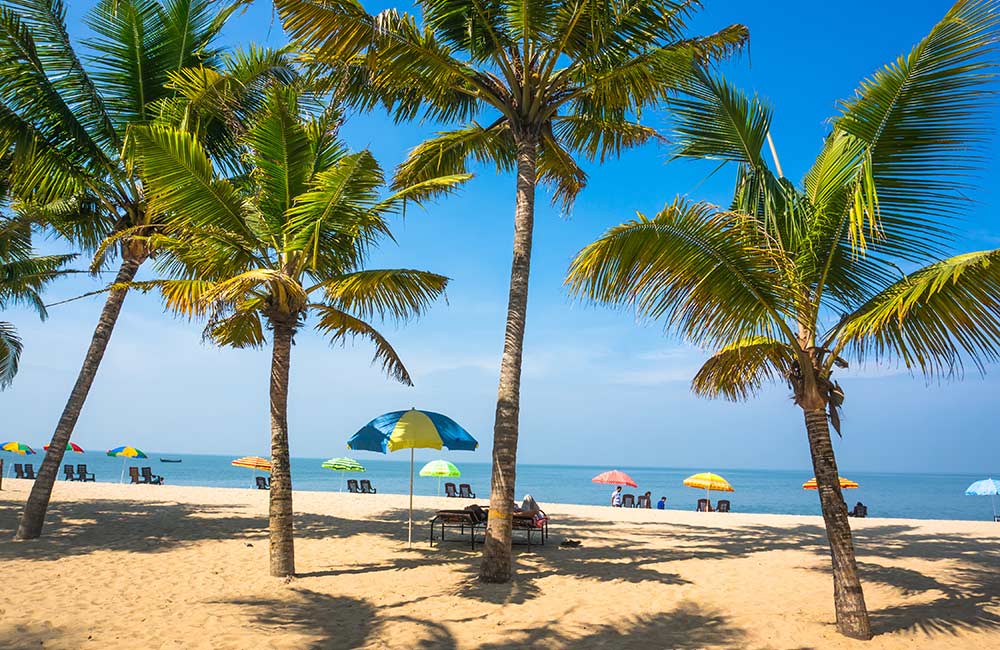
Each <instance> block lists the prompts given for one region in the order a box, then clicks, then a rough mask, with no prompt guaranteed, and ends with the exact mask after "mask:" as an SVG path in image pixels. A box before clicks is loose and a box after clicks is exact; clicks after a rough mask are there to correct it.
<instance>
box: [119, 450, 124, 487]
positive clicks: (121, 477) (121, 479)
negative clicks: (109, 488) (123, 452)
mask: <svg viewBox="0 0 1000 650" xmlns="http://www.w3.org/2000/svg"><path fill="white" fill-rule="evenodd" d="M118 482H119V483H124V482H125V457H124V456H122V475H121V476H120V477H118Z"/></svg>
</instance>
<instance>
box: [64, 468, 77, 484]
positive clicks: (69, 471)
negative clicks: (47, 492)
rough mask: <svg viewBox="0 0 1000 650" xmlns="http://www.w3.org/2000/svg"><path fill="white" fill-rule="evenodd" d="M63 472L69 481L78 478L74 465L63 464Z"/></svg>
mask: <svg viewBox="0 0 1000 650" xmlns="http://www.w3.org/2000/svg"><path fill="white" fill-rule="evenodd" d="M63 474H64V475H65V476H63V478H64V479H65V480H67V481H75V480H76V473H74V471H73V466H72V465H63Z"/></svg>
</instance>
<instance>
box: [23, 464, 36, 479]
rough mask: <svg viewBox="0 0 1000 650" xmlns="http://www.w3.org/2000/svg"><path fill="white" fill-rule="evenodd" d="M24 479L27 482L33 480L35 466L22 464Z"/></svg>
mask: <svg viewBox="0 0 1000 650" xmlns="http://www.w3.org/2000/svg"><path fill="white" fill-rule="evenodd" d="M24 478H26V479H28V480H29V481H34V480H35V466H34V465H32V464H31V463H25V464H24Z"/></svg>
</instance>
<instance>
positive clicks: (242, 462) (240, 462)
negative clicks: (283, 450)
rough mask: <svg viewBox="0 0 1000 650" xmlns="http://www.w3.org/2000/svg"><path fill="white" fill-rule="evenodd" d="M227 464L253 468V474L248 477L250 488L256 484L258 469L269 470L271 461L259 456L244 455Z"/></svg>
mask: <svg viewBox="0 0 1000 650" xmlns="http://www.w3.org/2000/svg"><path fill="white" fill-rule="evenodd" d="M229 464H230V465H232V466H233V467H244V468H246V469H252V470H253V475H252V476H251V477H250V489H253V488H254V487H256V485H257V472H258V470H259V471H261V472H270V471H271V461H269V460H268V459H266V458H261V457H260V456H244V457H243V458H237V459H236V460H234V461H233V462H231V463H229Z"/></svg>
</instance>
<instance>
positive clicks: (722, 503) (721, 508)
mask: <svg viewBox="0 0 1000 650" xmlns="http://www.w3.org/2000/svg"><path fill="white" fill-rule="evenodd" d="M715 511H716V512H729V501H727V500H726V499H719V500H718V501H717V502H716V504H715Z"/></svg>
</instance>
